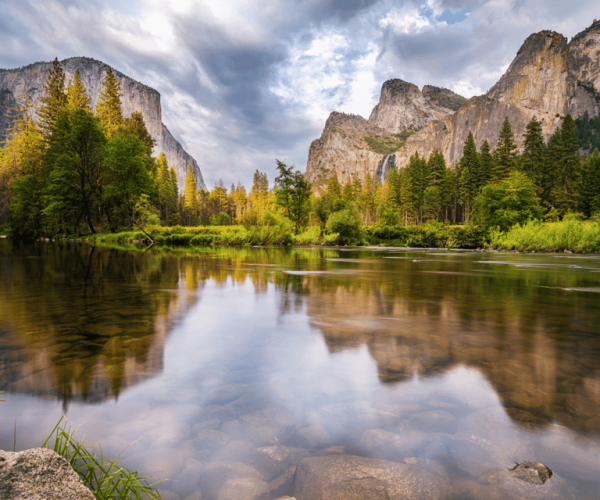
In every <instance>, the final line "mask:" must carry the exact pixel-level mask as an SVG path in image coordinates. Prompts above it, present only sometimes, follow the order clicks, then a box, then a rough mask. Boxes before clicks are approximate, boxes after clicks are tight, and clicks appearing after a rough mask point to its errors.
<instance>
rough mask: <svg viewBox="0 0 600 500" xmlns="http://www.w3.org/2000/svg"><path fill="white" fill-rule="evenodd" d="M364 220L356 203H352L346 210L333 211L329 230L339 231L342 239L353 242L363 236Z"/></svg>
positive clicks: (332, 231)
mask: <svg viewBox="0 0 600 500" xmlns="http://www.w3.org/2000/svg"><path fill="white" fill-rule="evenodd" d="M362 227H363V220H362V217H361V215H360V211H359V210H358V207H357V206H356V204H354V203H351V204H349V205H348V207H347V208H345V209H344V210H340V211H339V212H333V213H332V214H331V215H330V216H329V220H328V221H327V231H328V232H329V233H330V234H331V233H337V234H338V235H339V237H340V239H341V240H343V241H345V242H351V241H354V240H358V239H360V238H361V236H362Z"/></svg>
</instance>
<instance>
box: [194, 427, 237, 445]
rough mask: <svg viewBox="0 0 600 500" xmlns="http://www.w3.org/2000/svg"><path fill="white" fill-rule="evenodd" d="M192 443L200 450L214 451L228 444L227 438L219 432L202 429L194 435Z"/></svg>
mask: <svg viewBox="0 0 600 500" xmlns="http://www.w3.org/2000/svg"><path fill="white" fill-rule="evenodd" d="M193 442H194V445H196V446H197V447H198V448H200V449H209V450H214V449H216V448H222V447H223V446H225V445H226V444H227V443H229V436H228V435H227V434H225V433H224V432H221V431H214V430H211V429H203V430H201V431H199V432H198V434H196V437H195V438H194V439H193Z"/></svg>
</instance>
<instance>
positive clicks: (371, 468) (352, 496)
mask: <svg viewBox="0 0 600 500" xmlns="http://www.w3.org/2000/svg"><path fill="white" fill-rule="evenodd" d="M445 492H446V490H445V481H444V480H443V479H442V478H441V477H440V476H439V475H438V474H436V473H432V472H428V471H426V470H423V468H422V467H420V466H418V465H415V464H410V463H397V462H388V461H386V460H378V459H373V458H364V457H357V456H351V455H329V456H325V457H312V458H305V459H304V460H302V462H300V465H299V466H298V470H297V472H296V490H295V496H296V498H297V499H298V500H364V499H365V498H368V499H369V500H380V499H381V500H401V499H414V498H418V499H420V500H438V499H441V498H444V495H445Z"/></svg>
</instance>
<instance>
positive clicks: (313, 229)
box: [292, 226, 321, 245]
mask: <svg viewBox="0 0 600 500" xmlns="http://www.w3.org/2000/svg"><path fill="white" fill-rule="evenodd" d="M320 239H321V228H320V227H319V226H310V227H308V228H306V230H305V231H304V232H302V233H300V234H298V235H296V236H293V237H292V241H293V242H294V243H296V244H297V245H313V244H316V243H319V241H320Z"/></svg>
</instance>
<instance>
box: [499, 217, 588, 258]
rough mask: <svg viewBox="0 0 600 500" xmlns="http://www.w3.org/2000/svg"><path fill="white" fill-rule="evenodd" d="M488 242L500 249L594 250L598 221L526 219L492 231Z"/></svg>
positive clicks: (545, 250)
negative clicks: (521, 224)
mask: <svg viewBox="0 0 600 500" xmlns="http://www.w3.org/2000/svg"><path fill="white" fill-rule="evenodd" d="M490 246H491V247H492V248H497V249H499V250H519V251H532V250H535V251H542V252H561V251H564V250H569V251H572V252H595V251H599V250H600V223H598V222H593V221H580V220H574V219H569V218H568V217H567V218H565V220H563V221H562V222H546V223H542V222H539V221H529V222H527V223H526V224H524V225H523V226H520V225H519V224H517V225H516V226H513V227H512V228H511V229H509V230H508V231H507V232H506V233H502V232H499V231H492V233H491V242H490Z"/></svg>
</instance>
